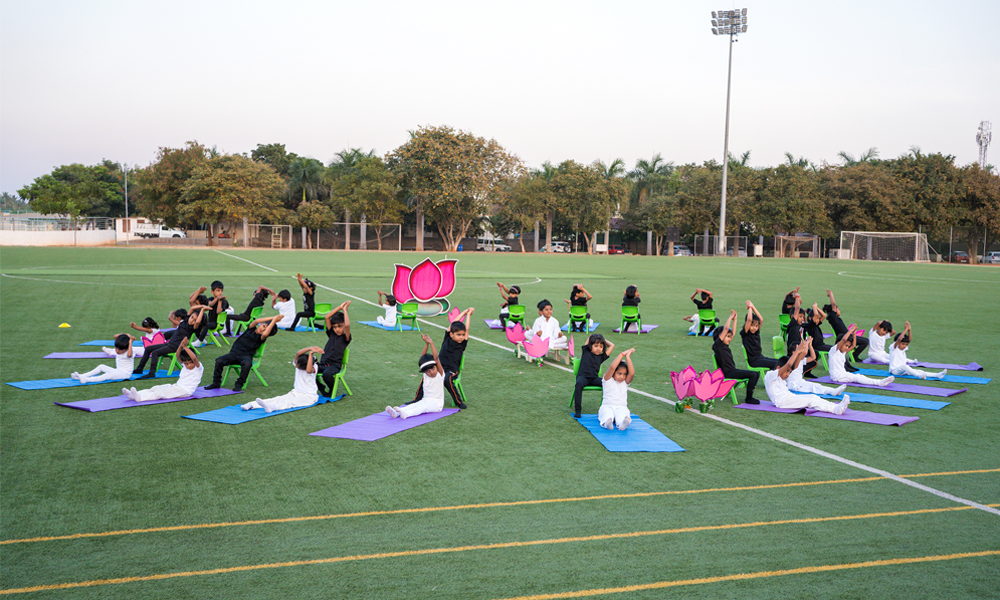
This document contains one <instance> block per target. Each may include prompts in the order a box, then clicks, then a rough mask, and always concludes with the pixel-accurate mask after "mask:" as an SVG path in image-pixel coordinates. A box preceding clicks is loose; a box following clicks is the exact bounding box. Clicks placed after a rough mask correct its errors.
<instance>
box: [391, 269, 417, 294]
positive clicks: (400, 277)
mask: <svg viewBox="0 0 1000 600" xmlns="http://www.w3.org/2000/svg"><path fill="white" fill-rule="evenodd" d="M410 271H412V269H410V267H408V266H406V265H401V264H398V263H397V264H396V275H395V276H394V277H393V278H392V288H391V289H392V295H393V296H395V297H396V302H399V303H400V304H402V303H403V302H406V301H408V300H412V299H413V294H411V293H410Z"/></svg>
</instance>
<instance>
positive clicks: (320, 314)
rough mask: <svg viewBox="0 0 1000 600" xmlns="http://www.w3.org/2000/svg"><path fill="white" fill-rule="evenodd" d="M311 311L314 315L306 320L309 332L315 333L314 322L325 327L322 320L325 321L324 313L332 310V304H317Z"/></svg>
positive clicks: (324, 322)
mask: <svg viewBox="0 0 1000 600" xmlns="http://www.w3.org/2000/svg"><path fill="white" fill-rule="evenodd" d="M313 310H314V312H315V313H316V314H315V315H313V316H311V317H309V318H308V319H306V320H307V321H309V330H310V331H316V321H319V322H320V323H323V324H324V326H325V325H326V321H324V319H326V313H328V312H330V311H331V310H333V304H331V303H330V302H317V303H316V306H315V308H314V309H313Z"/></svg>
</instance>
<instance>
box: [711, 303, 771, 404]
mask: <svg viewBox="0 0 1000 600" xmlns="http://www.w3.org/2000/svg"><path fill="white" fill-rule="evenodd" d="M736 319H737V315H736V311H735V310H733V311H731V312H730V314H729V318H728V319H726V324H725V325H723V326H722V327H720V328H719V329H718V330H717V331H716V332H715V343H714V344H712V352H713V353H714V354H715V364H716V365H718V367H719V368H720V369H722V374H723V375H724V376H725V377H726V379H746V380H747V385H746V388H747V398H746V401H745V402H746V403H747V404H760V400H758V399H756V398H754V397H753V391H754V390H755V389H757V382H758V381H759V380H760V373H758V372H757V371H747V370H745V369H737V368H736V363H735V362H734V361H733V351H732V350H730V349H729V343H730V342H732V341H733V337H734V336H733V326H734V325H735V324H736Z"/></svg>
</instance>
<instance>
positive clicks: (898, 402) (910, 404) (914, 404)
mask: <svg viewBox="0 0 1000 600" xmlns="http://www.w3.org/2000/svg"><path fill="white" fill-rule="evenodd" d="M792 393H793V394H806V393H808V392H792ZM847 395H848V396H849V397H850V398H851V402H866V403H868V404H882V405H884V406H903V407H906V408H925V409H927V410H941V409H942V408H944V407H946V406H948V405H949V404H951V402H940V401H938V400H919V399H917V398H894V397H892V396H878V395H876V394H858V393H855V392H847ZM819 396H820V397H821V398H826V399H827V400H841V399H843V396H834V395H832V394H819Z"/></svg>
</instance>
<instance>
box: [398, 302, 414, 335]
mask: <svg viewBox="0 0 1000 600" xmlns="http://www.w3.org/2000/svg"><path fill="white" fill-rule="evenodd" d="M419 309H420V305H419V304H417V303H416V302H404V303H402V304H400V305H399V308H398V310H399V314H397V315H396V331H402V330H403V321H407V320H408V321H409V322H410V327H412V328H414V329H416V330H417V331H420V323H417V310H419Z"/></svg>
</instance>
